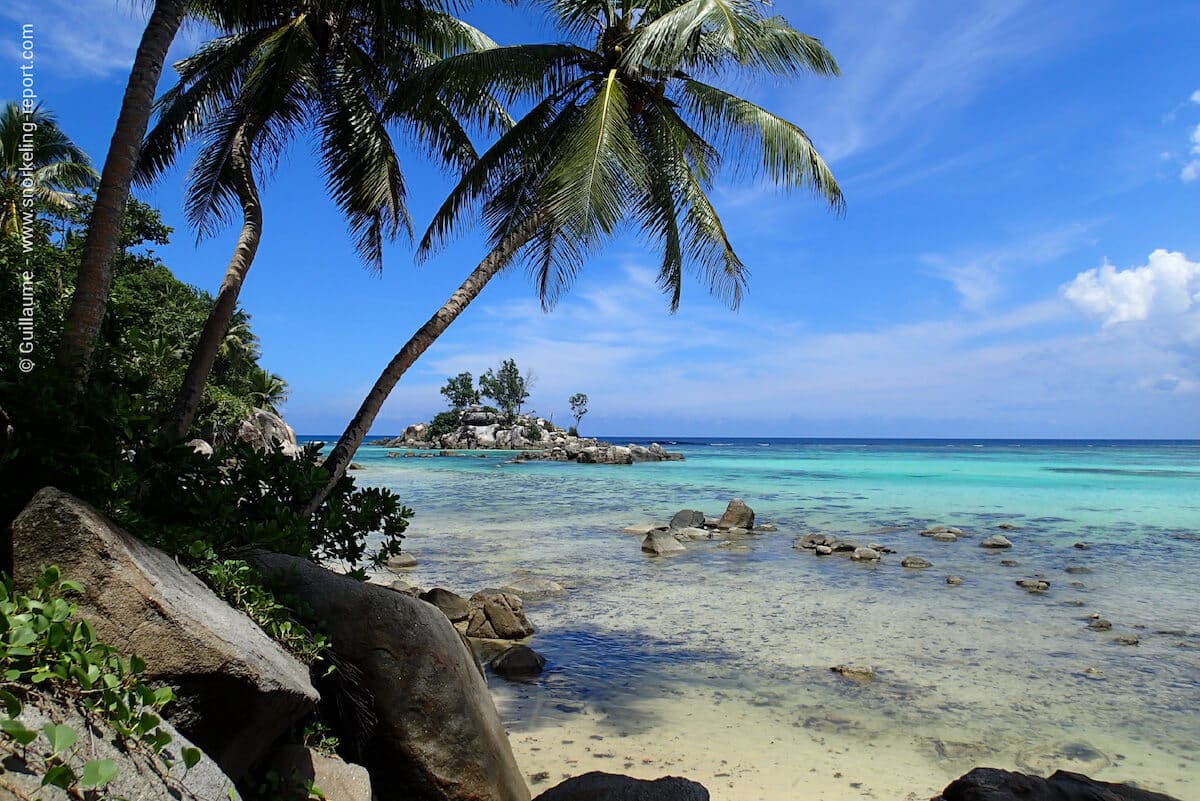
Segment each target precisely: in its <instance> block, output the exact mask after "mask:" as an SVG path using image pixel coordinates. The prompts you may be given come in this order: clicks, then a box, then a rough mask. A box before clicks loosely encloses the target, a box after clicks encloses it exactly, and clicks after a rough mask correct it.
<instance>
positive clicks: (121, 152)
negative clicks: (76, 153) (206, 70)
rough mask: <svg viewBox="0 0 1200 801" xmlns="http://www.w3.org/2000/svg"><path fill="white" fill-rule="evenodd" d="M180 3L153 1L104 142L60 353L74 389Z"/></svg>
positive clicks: (83, 373)
mask: <svg viewBox="0 0 1200 801" xmlns="http://www.w3.org/2000/svg"><path fill="white" fill-rule="evenodd" d="M184 7H185V3H184V2H183V0H157V2H155V4H154V10H153V11H152V12H151V14H150V20H149V21H148V22H147V23H146V30H145V31H144V32H143V33H142V41H141V43H140V44H139V45H138V49H137V55H136V56H135V57H134V59H133V69H132V70H131V71H130V73H129V83H128V84H127V85H126V86H125V97H124V99H123V100H122V101H121V113H120V114H119V115H118V117H117V128H116V131H115V132H114V133H113V137H112V142H111V143H110V144H109V147H108V156H107V157H106V158H105V161H104V171H103V172H102V173H101V174H100V186H99V188H98V189H97V190H96V204H95V208H94V210H93V211H92V220H91V223H90V224H89V225H88V230H87V239H86V240H85V241H84V246H83V258H82V261H81V262H80V265H79V277H78V280H77V281H76V284H75V294H74V296H73V297H72V298H71V310H70V312H69V313H68V316H67V320H66V324H65V326H64V329H63V340H62V345H61V349H60V353H59V361H60V364H61V365H62V366H63V367H64V368H65V369H66V371H67V373H68V374H69V375H70V377H71V379H72V382H73V384H74V386H75V388H76V390H78V389H81V388H82V387H83V385H84V383H86V381H87V377H88V372H89V371H90V370H91V363H92V352H93V351H94V350H95V349H96V343H97V340H98V339H99V336H100V324H101V323H102V322H103V321H104V310H105V307H106V306H107V304H108V290H109V287H110V285H111V284H112V260H113V254H114V253H115V252H116V249H117V245H118V242H119V240H120V236H121V220H122V218H123V217H124V216H125V203H126V201H128V200H129V184H130V182H131V181H132V180H133V170H134V168H135V167H136V165H137V160H138V155H139V154H140V153H141V149H142V138H143V137H144V136H145V135H146V127H147V125H148V124H149V122H150V112H151V110H152V108H153V106H154V93H155V91H156V90H157V89H158V79H159V77H160V76H161V75H162V68H163V62H164V61H165V60H166V58H167V50H169V49H170V47H171V43H172V42H173V41H174V40H175V34H176V33H177V32H178V31H179V26H180V24H181V23H182V21H183V16H184Z"/></svg>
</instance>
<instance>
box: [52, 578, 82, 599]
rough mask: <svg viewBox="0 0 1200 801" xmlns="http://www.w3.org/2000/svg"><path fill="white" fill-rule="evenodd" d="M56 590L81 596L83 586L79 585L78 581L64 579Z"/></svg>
mask: <svg viewBox="0 0 1200 801" xmlns="http://www.w3.org/2000/svg"><path fill="white" fill-rule="evenodd" d="M58 589H59V592H63V593H67V592H77V593H79V594H80V595H82V594H83V585H82V584H80V583H79V582H78V581H72V580H71V579H66V580H65V581H63V582H62V583H60V584H59V585H58Z"/></svg>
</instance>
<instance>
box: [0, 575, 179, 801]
mask: <svg viewBox="0 0 1200 801" xmlns="http://www.w3.org/2000/svg"><path fill="white" fill-rule="evenodd" d="M82 591H83V588H82V587H81V586H80V585H79V584H77V583H75V582H73V581H70V580H65V579H63V578H62V575H61V572H60V571H59V570H58V568H56V567H49V568H46V569H45V571H44V572H43V573H42V574H41V575H40V576H39V577H38V578H37V580H36V581H35V582H34V585H33V587H32V588H30V589H29V591H28V593H19V592H17V591H16V590H15V589H14V587H13V583H12V580H11V579H10V578H9V577H8V576H7V575H0V675H2V678H3V680H2V681H0V704H3V707H4V710H3V713H2V714H0V737H4V738H7V739H9V740H11V741H14V742H15V743H17V744H18V745H19V746H22V747H26V746H29V745H30V744H32V743H34V741H36V740H38V739H39V738H42V739H44V740H45V742H44V743H42V746H43V750H46V751H48V752H49V754H50V756H49V758H48V759H47V760H46V762H45V766H44V768H45V772H44V774H43V776H42V785H43V786H46V785H52V786H55V787H60V788H62V789H64V790H75V791H77V792H78V791H92V790H99V789H100V788H102V787H104V786H105V785H107V784H108V783H110V782H111V781H112V780H113V779H114V778H116V775H117V765H116V763H115V762H113V761H112V760H105V759H88V758H87V752H86V751H85V750H84V749H82V748H81V747H80V746H81V745H82V744H81V743H80V742H79V732H76V731H75V730H74V729H72V728H71V727H69V726H65V725H61V724H47V725H46V726H44V727H43V728H42V729H41V731H32V730H30V729H28V728H26V726H25V725H24V724H23V723H22V722H21V720H20V718H21V713H22V710H23V708H24V701H23V700H22V699H23V698H25V697H26V696H27V695H28V693H29V691H30V688H31V687H34V688H38V689H39V690H41V691H43V692H46V693H53V694H57V695H61V696H63V697H65V698H68V699H70V700H71V701H73V702H75V703H77V704H78V705H79V706H80V708H81V709H83V710H86V712H87V714H88V715H89V716H90V717H92V718H93V719H95V720H99V721H102V722H104V723H105V724H107V725H108V726H109V727H111V728H112V729H113V730H114V731H115V732H116V733H117V734H118V735H119V736H120V737H121V738H123V739H125V740H127V741H129V742H130V743H136V744H137V745H139V746H141V747H142V748H144V749H146V750H148V751H149V752H150V753H152V754H161V753H162V751H163V749H164V748H165V747H166V746H167V745H168V744H169V743H170V742H171V735H170V734H169V733H168V732H167V731H165V730H164V729H163V728H162V719H161V714H162V711H163V708H164V707H166V706H167V705H168V704H170V703H171V702H172V701H173V700H174V699H175V696H174V694H173V693H172V691H171V688H169V687H157V688H155V687H152V686H150V684H148V683H147V682H145V681H144V680H143V679H142V674H143V672H144V671H145V668H146V666H145V663H144V662H143V661H142V660H140V659H138V658H137V657H136V656H131V657H129V659H127V660H126V659H123V658H122V657H121V656H120V655H119V654H118V653H117V652H116V651H115V650H114V649H113V648H111V647H110V646H108V645H105V644H104V643H102V642H100V641H98V640H97V639H96V635H95V632H94V631H93V630H92V627H91V626H90V625H88V623H87V622H86V621H82V620H75V619H73V618H74V615H75V611H76V607H75V605H74V604H72V603H71V602H70V601H68V600H67V596H69V595H70V594H72V593H78V592H82ZM182 757H183V762H184V770H185V771H187V770H190V769H191V768H192V767H195V765H196V764H197V763H198V762H199V760H200V751H199V750H197V749H195V748H185V749H183V751H182Z"/></svg>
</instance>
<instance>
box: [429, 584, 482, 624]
mask: <svg viewBox="0 0 1200 801" xmlns="http://www.w3.org/2000/svg"><path fill="white" fill-rule="evenodd" d="M419 597H420V599H421V600H422V601H424V602H425V603H428V604H433V605H434V606H436V607H437V608H438V609H440V610H442V614H444V615H445V616H446V617H447V618H448V619H449V620H450V622H451V623H461V622H462V621H464V620H466V619H467V618H468V617H470V616H471V604H470V602H468V601H467V599H466V598H464V597H462V596H461V595H459V594H458V593H455V592H451V591H450V590H447V589H444V588H442V587H434V588H433V589H431V590H429V591H427V592H423V593H421V594H420V596H419Z"/></svg>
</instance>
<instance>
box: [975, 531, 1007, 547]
mask: <svg viewBox="0 0 1200 801" xmlns="http://www.w3.org/2000/svg"><path fill="white" fill-rule="evenodd" d="M979 547H980V548H1011V547H1012V543H1011V542H1010V541H1009V539H1008V537H1006V536H1004V535H1003V534H993V535H992V536H990V537H988V538H987V539H985V540H984V541H983V542H981V543H979Z"/></svg>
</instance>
